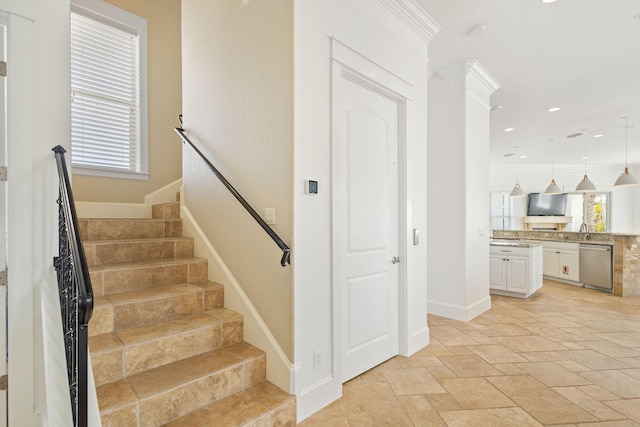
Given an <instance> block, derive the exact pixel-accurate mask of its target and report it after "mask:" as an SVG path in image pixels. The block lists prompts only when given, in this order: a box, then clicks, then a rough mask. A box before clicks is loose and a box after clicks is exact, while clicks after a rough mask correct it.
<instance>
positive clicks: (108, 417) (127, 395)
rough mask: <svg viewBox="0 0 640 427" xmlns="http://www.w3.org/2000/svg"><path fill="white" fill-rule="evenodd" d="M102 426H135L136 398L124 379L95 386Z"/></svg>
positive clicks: (136, 417) (136, 413) (136, 419)
mask: <svg viewBox="0 0 640 427" xmlns="http://www.w3.org/2000/svg"><path fill="white" fill-rule="evenodd" d="M96 393H97V395H98V407H99V408H100V419H101V421H102V425H103V426H104V427H108V426H114V427H115V426H118V427H119V426H137V425H138V422H137V421H138V398H137V396H136V394H135V392H134V391H133V389H132V388H131V385H130V384H129V383H128V382H127V380H125V379H121V380H118V381H113V382H110V383H108V384H103V385H99V386H97V387H96Z"/></svg>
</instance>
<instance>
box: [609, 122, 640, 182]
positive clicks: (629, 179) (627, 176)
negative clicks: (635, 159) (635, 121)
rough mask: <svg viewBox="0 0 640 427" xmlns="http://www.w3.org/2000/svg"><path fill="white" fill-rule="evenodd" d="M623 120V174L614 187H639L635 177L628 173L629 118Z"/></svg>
mask: <svg viewBox="0 0 640 427" xmlns="http://www.w3.org/2000/svg"><path fill="white" fill-rule="evenodd" d="M623 118H624V119H625V124H624V128H625V136H624V172H622V174H621V175H620V176H619V177H618V179H617V180H616V183H615V184H614V185H615V186H616V187H618V186H622V185H640V182H638V180H637V179H636V177H635V176H633V175H631V174H630V173H629V116H625V117H623Z"/></svg>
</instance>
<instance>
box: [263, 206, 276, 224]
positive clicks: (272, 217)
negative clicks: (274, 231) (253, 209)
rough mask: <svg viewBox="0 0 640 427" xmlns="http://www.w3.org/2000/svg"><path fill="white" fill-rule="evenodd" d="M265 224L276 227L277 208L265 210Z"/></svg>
mask: <svg viewBox="0 0 640 427" xmlns="http://www.w3.org/2000/svg"><path fill="white" fill-rule="evenodd" d="M264 222H266V223H267V224H270V225H274V224H275V223H276V208H265V209H264Z"/></svg>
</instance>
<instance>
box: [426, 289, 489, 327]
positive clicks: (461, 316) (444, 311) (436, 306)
mask: <svg viewBox="0 0 640 427" xmlns="http://www.w3.org/2000/svg"><path fill="white" fill-rule="evenodd" d="M490 308H491V296H489V295H487V296H486V297H484V298H481V299H480V300H478V301H476V302H474V303H473V304H470V305H468V306H466V307H465V306H462V305H458V304H449V303H445V302H440V301H429V302H428V303H427V312H428V313H429V314H435V315H436V316H442V317H446V318H448V319H454V320H460V321H461V322H468V321H470V320H472V319H474V318H476V317H478V316H479V315H481V314H482V313H484V312H485V311H487V310H489V309H490Z"/></svg>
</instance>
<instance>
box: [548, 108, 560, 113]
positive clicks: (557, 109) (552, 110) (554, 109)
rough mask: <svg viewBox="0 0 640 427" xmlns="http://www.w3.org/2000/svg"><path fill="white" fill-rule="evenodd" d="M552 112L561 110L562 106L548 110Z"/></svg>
mask: <svg viewBox="0 0 640 427" xmlns="http://www.w3.org/2000/svg"><path fill="white" fill-rule="evenodd" d="M547 111H548V112H550V113H555V112H556V111H560V107H552V108H549V109H548V110H547Z"/></svg>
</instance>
